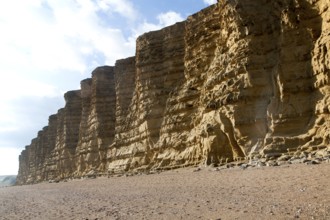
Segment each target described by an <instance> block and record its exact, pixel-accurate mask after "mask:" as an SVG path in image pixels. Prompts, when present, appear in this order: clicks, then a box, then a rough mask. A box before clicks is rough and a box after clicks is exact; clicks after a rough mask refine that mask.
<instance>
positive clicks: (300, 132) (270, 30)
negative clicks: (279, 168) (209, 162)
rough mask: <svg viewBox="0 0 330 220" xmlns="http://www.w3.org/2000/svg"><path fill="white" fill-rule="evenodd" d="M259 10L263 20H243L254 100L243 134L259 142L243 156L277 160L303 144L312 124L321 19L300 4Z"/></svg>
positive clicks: (269, 5) (270, 5) (278, 4)
mask: <svg viewBox="0 0 330 220" xmlns="http://www.w3.org/2000/svg"><path fill="white" fill-rule="evenodd" d="M259 7H265V12H266V13H265V14H264V16H254V17H253V19H251V20H249V18H248V19H243V20H244V24H243V26H244V27H245V28H246V29H247V30H248V36H247V38H248V39H250V43H249V47H250V55H249V57H250V62H249V63H248V64H247V74H248V77H249V81H250V83H251V85H252V88H254V89H255V88H257V90H256V91H257V97H258V98H257V99H256V101H255V103H254V105H252V108H254V109H253V110H252V111H254V115H255V123H254V124H252V127H251V129H250V130H249V131H248V133H247V134H248V136H249V137H250V138H249V139H250V140H255V141H254V142H255V143H259V144H258V145H254V146H250V147H248V151H245V152H247V153H248V154H250V155H251V153H254V151H256V152H258V151H260V150H261V151H262V153H263V154H265V155H266V156H279V155H281V154H282V153H287V152H288V151H294V150H296V149H297V148H298V147H299V146H301V145H303V144H305V143H306V142H307V141H309V138H310V137H303V136H306V133H307V132H308V130H309V129H311V128H312V127H313V126H314V124H315V119H316V117H315V107H316V103H317V101H318V98H317V97H320V94H319V91H317V90H316V89H315V87H314V85H315V77H314V71H313V65H312V56H313V49H314V45H315V42H316V40H317V39H318V37H319V36H320V33H321V28H322V19H321V17H320V15H319V11H317V10H316V9H315V8H314V7H313V5H311V4H310V3H309V2H308V1H305V0H300V1H293V0H288V1H276V2H273V1H271V2H267V3H265V4H264V5H263V6H259ZM261 34H262V35H261ZM265 35H266V36H265ZM262 81H264V82H266V83H263V82H262ZM258 140H259V141H258ZM260 140H263V141H262V142H261V141H260ZM260 143H262V144H260ZM245 156H248V155H245Z"/></svg>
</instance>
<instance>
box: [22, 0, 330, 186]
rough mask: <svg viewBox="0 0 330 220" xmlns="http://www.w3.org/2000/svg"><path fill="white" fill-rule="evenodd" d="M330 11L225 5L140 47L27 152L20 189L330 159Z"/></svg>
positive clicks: (70, 97)
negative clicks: (113, 176) (114, 176)
mask: <svg viewBox="0 0 330 220" xmlns="http://www.w3.org/2000/svg"><path fill="white" fill-rule="evenodd" d="M329 7H330V3H329V2H328V1H327V0H278V1H266V0H244V1H243V0H238V1H231V0H221V1H219V2H218V4H216V5H213V6H210V7H208V8H206V9H204V10H202V11H200V12H199V13H197V14H194V15H192V16H190V17H188V19H187V20H186V21H184V22H181V23H177V24H175V25H173V26H170V27H166V28H164V29H162V30H159V31H154V32H149V33H146V34H144V35H142V36H140V37H139V38H138V39H137V47H136V56H135V57H131V58H127V59H123V60H119V61H117V62H116V64H115V66H114V67H107V66H104V67H98V68H96V70H95V71H94V72H93V73H92V79H86V80H83V81H82V82H81V90H79V91H71V92H68V93H66V95H65V100H66V105H65V107H64V108H63V109H61V110H59V111H58V113H57V114H56V115H53V116H51V117H50V118H49V125H48V126H47V127H45V128H44V129H43V130H42V131H40V132H39V133H38V136H37V138H35V139H34V140H32V142H31V144H30V145H29V146H27V147H26V149H25V150H24V151H23V152H22V154H21V156H20V158H19V160H20V167H19V173H18V177H17V182H18V183H19V184H25V183H33V182H38V181H43V180H50V179H60V178H69V177H81V176H84V175H86V174H88V173H91V172H94V173H95V172H98V173H101V174H102V173H107V172H110V173H117V172H128V171H133V170H134V171H139V170H140V171H144V170H152V169H168V168H176V167H182V166H190V165H195V164H201V163H205V164H223V163H226V162H230V161H234V160H244V159H249V160H250V161H251V160H262V159H263V160H271V159H274V158H278V157H281V156H282V157H281V158H283V157H285V156H286V155H288V156H289V157H290V158H298V159H303V158H305V159H306V160H307V159H308V158H309V157H312V156H314V157H319V158H324V157H327V156H328V155H329V152H330V144H329V142H330V132H329V129H330V123H329V122H330V120H329V113H330V109H329V107H328V106H329V104H330V92H329V91H330V86H329V85H330V84H329V75H330V59H329V58H330V57H329V56H330V52H329V51H330V9H329ZM283 155H284V156H283ZM309 159H310V158H309Z"/></svg>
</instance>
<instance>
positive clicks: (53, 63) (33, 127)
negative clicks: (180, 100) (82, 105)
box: [0, 0, 216, 175]
mask: <svg viewBox="0 0 330 220" xmlns="http://www.w3.org/2000/svg"><path fill="white" fill-rule="evenodd" d="M215 2H216V0H24V1H21V0H10V1H1V2H0V32H1V34H0V48H1V50H0V74H1V81H2V85H1V86H0V175H9V174H16V173H17V170H18V155H19V154H20V152H21V151H22V150H23V149H24V147H25V145H28V144H30V142H31V139H32V138H34V137H36V135H37V132H38V131H39V130H41V129H42V128H43V127H44V126H46V125H47V123H48V116H49V115H51V114H54V113H56V112H57V110H58V109H59V108H61V107H63V106H64V100H63V94H64V92H66V91H68V90H74V89H78V88H79V87H80V81H81V80H83V79H85V78H88V77H90V75H91V71H92V70H93V69H94V68H95V67H97V66H100V65H113V64H114V63H115V61H116V60H117V59H122V58H126V57H129V56H132V55H134V53H135V39H136V37H137V36H139V35H140V34H142V33H144V32H147V31H151V30H156V29H160V28H162V27H164V26H168V25H171V24H173V23H175V22H177V21H181V20H184V19H186V18H187V16H189V15H191V14H193V13H195V12H197V11H199V10H201V9H202V8H205V7H207V6H208V5H210V4H212V3H215Z"/></svg>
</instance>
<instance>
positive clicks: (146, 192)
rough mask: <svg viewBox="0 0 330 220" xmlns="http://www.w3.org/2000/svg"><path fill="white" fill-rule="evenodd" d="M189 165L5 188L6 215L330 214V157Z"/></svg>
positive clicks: (1, 195)
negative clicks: (300, 161) (249, 165)
mask: <svg viewBox="0 0 330 220" xmlns="http://www.w3.org/2000/svg"><path fill="white" fill-rule="evenodd" d="M194 170H196V168H186V169H178V170H171V171H166V172H162V173H160V174H152V175H136V176H129V177H125V176H122V177H111V178H106V177H100V178H97V179H79V180H72V181H68V182H60V183H40V184H35V185H28V186H15V187H6V188H1V189H0V219H10V220H13V219H42V220H44V219H84V220H86V219H93V220H95V219H98V220H100V219H222V220H223V219H330V172H329V171H330V164H328V163H325V164H320V165H305V164H296V165H283V166H279V167H255V168H247V169H244V170H243V169H241V168H239V167H236V168H230V169H221V170H218V171H217V170H215V168H210V167H206V168H202V169H201V170H200V171H197V172H194Z"/></svg>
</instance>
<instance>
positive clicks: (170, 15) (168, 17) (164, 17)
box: [131, 11, 184, 39]
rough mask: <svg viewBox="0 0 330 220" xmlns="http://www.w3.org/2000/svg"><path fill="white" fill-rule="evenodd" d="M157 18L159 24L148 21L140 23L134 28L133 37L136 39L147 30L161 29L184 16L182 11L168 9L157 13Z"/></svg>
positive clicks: (181, 19)
mask: <svg viewBox="0 0 330 220" xmlns="http://www.w3.org/2000/svg"><path fill="white" fill-rule="evenodd" d="M157 20H158V23H157V24H153V23H150V22H148V21H144V22H142V23H140V24H139V25H138V27H137V28H136V29H134V30H133V35H132V36H131V39H136V38H137V37H138V36H140V35H141V34H144V33H146V32H149V31H155V30H159V29H161V28H164V27H167V26H170V25H172V24H175V23H177V22H180V21H183V20H184V18H183V17H182V15H181V14H180V13H177V12H174V11H168V12H164V13H160V14H159V15H157Z"/></svg>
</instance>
